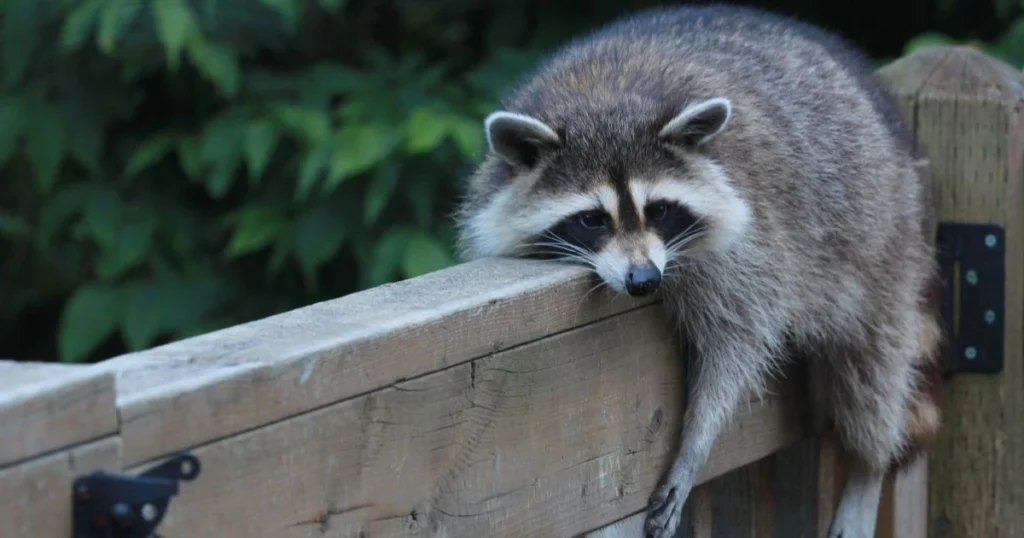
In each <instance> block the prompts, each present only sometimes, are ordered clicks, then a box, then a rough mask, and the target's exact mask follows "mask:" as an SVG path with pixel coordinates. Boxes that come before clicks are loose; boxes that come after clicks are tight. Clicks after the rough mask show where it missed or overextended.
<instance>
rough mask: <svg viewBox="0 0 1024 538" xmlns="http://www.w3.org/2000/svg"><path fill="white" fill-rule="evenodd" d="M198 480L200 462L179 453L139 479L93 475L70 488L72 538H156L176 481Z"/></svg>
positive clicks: (98, 473) (112, 475)
mask: <svg viewBox="0 0 1024 538" xmlns="http://www.w3.org/2000/svg"><path fill="white" fill-rule="evenodd" d="M197 476H199V459H198V458H196V457H195V456H193V455H192V454H190V453H187V452H185V453H181V454H179V455H178V456H176V457H174V458H171V459H170V460H168V461H165V462H163V463H161V464H159V465H157V466H155V467H152V468H150V469H148V470H146V471H144V472H142V473H141V474H139V476H129V475H123V474H115V473H108V472H105V471H96V472H93V473H91V474H88V475H85V476H82V477H79V478H78V479H76V480H75V482H74V484H73V485H72V495H73V502H74V505H73V506H74V529H73V535H72V537H73V538H159V536H158V535H157V534H155V533H154V532H153V531H154V530H155V529H156V528H157V526H158V525H159V524H160V522H161V521H162V520H163V518H164V515H165V514H166V513H167V505H168V504H169V503H170V501H171V497H173V496H174V495H177V493H178V481H179V480H194V479H195V478H196V477H197Z"/></svg>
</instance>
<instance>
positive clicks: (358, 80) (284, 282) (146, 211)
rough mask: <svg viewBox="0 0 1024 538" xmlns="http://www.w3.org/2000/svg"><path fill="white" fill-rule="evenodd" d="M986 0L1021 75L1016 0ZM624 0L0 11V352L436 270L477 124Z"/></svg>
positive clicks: (57, 350)
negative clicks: (563, 45) (545, 56)
mask: <svg viewBox="0 0 1024 538" xmlns="http://www.w3.org/2000/svg"><path fill="white" fill-rule="evenodd" d="M804 2H805V5H807V6H810V5H812V4H816V3H815V2H813V1H812V0H804ZM796 3H797V4H799V1H797V2H796ZM940 3H941V4H942V6H943V9H953V8H954V7H957V6H959V8H963V6H965V5H967V4H966V3H965V2H964V0H942V2H940ZM990 3H991V4H990V5H989V3H986V5H987V7H986V8H985V9H989V10H990V11H992V12H993V13H997V14H999V16H1001V17H1004V19H1003V20H1004V21H1006V24H1005V25H1004V26H1005V27H1007V28H1009V29H1008V30H1007V31H1006V32H1005V33H1004V34H1003V35H1002V37H1001V38H1000V39H999V40H998V41H995V42H993V43H990V44H987V45H984V46H985V47H988V49H987V50H990V51H991V52H993V53H994V54H997V55H999V56H1001V57H1003V58H1006V59H1008V60H1009V61H1011V62H1012V63H1014V64H1016V65H1021V63H1022V62H1024V22H1022V20H1021V19H1019V18H1018V17H1019V15H1020V11H1021V10H1020V0H990ZM485 4H486V5H485ZM654 4H660V2H655V1H653V0H649V1H645V2H631V3H629V5H628V9H639V8H642V7H644V6H645V5H654ZM782 4H784V2H782V1H781V0H780V1H778V2H775V3H774V5H773V4H772V3H770V2H766V3H765V4H764V5H765V7H769V8H772V7H774V8H776V9H780V10H782V11H791V12H798V11H799V9H796V8H793V7H792V6H786V5H782ZM971 6H973V7H970V6H969V7H970V9H974V10H976V11H977V10H980V9H981V8H978V7H977V6H979V4H977V3H974V4H971ZM626 9H627V6H625V4H624V3H622V2H615V1H600V2H592V3H586V6H585V7H583V6H582V5H580V4H575V3H570V2H553V1H544V2H540V1H539V0H538V1H531V0H527V1H524V2H495V3H483V4H482V3H480V2H473V1H470V0H446V1H444V2H423V1H419V0H415V1H414V0H347V1H346V0H3V1H2V2H0V14H2V17H0V32H2V34H0V174H2V177H3V181H2V182H0V353H3V354H4V355H5V356H11V355H13V356H15V357H16V358H23V359H36V360H54V359H57V360H65V361H92V360H96V359H100V358H104V357H107V356H110V355H113V354H116V353H121V352H124V351H129V350H138V349H142V348H146V347H150V346H153V345H156V344H159V343H162V342H166V341H168V340H171V339H177V338H182V337H186V336H189V335H193V334H197V333H201V332H204V331H209V330H213V329H217V328H220V327H224V326H227V325H232V324H237V323H242V322H245V321H248V320H251V319H255V318H258V317H262V316H267V315H270V314H274V313H277V312H281V311H283V310H286V309H290V308H296V307H299V306H302V305H305V304H309V303H311V302H314V301H319V300H324V299H328V298H333V297H338V296H341V295H344V294H346V293H350V292H352V291H355V290H358V289H360V288H365V287H368V286H374V285H379V284H383V283H386V282H390V281H393V280H396V279H401V278H407V277H410V276H415V275H419V274H423V273H425V272H429V271H433V270H436V269H439V268H442V267H445V266H446V265H449V264H451V263H452V239H453V230H452V229H451V224H450V219H449V216H450V214H451V211H452V209H453V207H452V203H453V201H454V200H455V199H456V193H457V192H458V188H459V184H460V181H461V178H463V177H464V176H465V174H466V173H467V172H468V171H469V168H470V166H471V164H472V163H474V162H475V161H476V160H477V159H478V158H479V156H480V154H481V152H482V151H483V143H484V140H483V133H482V129H481V122H482V119H483V116H484V114H486V113H487V112H488V111H489V110H491V109H492V108H493V107H495V106H496V105H497V103H498V98H499V96H500V95H501V93H502V92H503V90H505V89H506V88H507V87H508V86H509V85H510V83H512V82H513V81H514V80H515V79H516V78H517V77H519V76H520V75H521V74H522V73H523V72H524V71H525V70H527V69H528V68H529V67H531V66H532V65H533V64H534V62H535V60H536V59H537V55H538V54H539V53H540V52H542V51H547V50H550V48H551V47H552V46H554V45H555V44H557V43H560V42H562V41H563V40H565V39H566V38H568V37H569V36H571V35H574V34H577V33H579V32H580V31H583V30H585V29H587V28H589V27H593V26H595V25H597V24H601V23H603V22H604V21H607V20H609V19H611V18H613V17H616V16H618V15H620V14H622V13H623V12H624V11H625V10H626ZM904 12H907V11H906V10H904ZM950 17H952V16H950ZM1014 18H1017V19H1016V22H1013V23H1012V24H1011V23H1010V21H1012V20H1013V19H1014ZM851 24H855V23H851ZM872 32H873V30H872ZM862 35H863V34H862ZM950 39H952V38H948V37H945V36H944V35H943V34H941V33H938V32H932V33H929V34H926V35H924V36H921V37H920V38H919V39H917V40H915V41H914V42H911V43H909V44H908V47H914V46H919V45H921V44H924V43H927V42H929V40H930V42H936V40H950ZM900 43H902V41H900Z"/></svg>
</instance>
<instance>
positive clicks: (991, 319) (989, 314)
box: [985, 310, 996, 325]
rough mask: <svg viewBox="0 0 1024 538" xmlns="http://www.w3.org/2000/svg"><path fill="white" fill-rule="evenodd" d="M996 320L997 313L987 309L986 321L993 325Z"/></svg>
mask: <svg viewBox="0 0 1024 538" xmlns="http://www.w3.org/2000/svg"><path fill="white" fill-rule="evenodd" d="M995 322H996V313H995V312H994V311H992V310H986V311H985V323H988V324H989V325H992V324H993V323H995Z"/></svg>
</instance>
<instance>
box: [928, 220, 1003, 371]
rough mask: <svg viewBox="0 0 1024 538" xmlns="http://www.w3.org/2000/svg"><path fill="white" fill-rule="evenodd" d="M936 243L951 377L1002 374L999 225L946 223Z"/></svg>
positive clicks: (1001, 246)
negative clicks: (964, 374) (963, 374)
mask: <svg viewBox="0 0 1024 538" xmlns="http://www.w3.org/2000/svg"><path fill="white" fill-rule="evenodd" d="M937 240H938V248H939V262H940V265H941V269H942V279H943V281H944V284H945V286H944V295H943V300H942V317H943V320H944V321H945V324H946V331H947V334H948V335H949V344H950V345H949V349H948V353H947V356H946V365H945V366H946V368H945V370H946V373H947V374H951V373H961V372H972V373H999V372H1002V370H1003V332H1004V330H1005V329H1004V327H1005V324H1004V322H1003V314H1004V312H1003V310H1004V304H1005V302H1006V298H1005V291H1004V289H1005V286H1006V246H1005V240H1006V234H1005V232H1004V230H1003V229H1002V228H1001V227H1000V226H997V225H994V224H974V223H960V222H942V223H940V224H939V230H938V237H937Z"/></svg>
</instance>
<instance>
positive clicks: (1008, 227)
mask: <svg viewBox="0 0 1024 538" xmlns="http://www.w3.org/2000/svg"><path fill="white" fill-rule="evenodd" d="M882 73H883V75H884V76H885V77H886V78H887V79H888V80H889V81H890V84H891V85H892V86H893V87H894V88H895V89H896V91H897V92H898V93H899V94H900V95H901V101H902V103H903V107H904V114H906V115H907V116H908V117H911V118H913V121H914V128H915V131H916V133H917V136H918V138H919V139H920V141H921V143H922V145H923V146H924V149H925V153H926V154H927V156H928V157H929V158H930V159H931V162H932V172H933V175H934V181H935V192H936V195H937V202H938V207H939V216H940V218H941V219H944V220H954V221H960V222H979V223H996V224H1000V225H1002V226H1004V227H1005V231H1006V282H1005V285H1006V313H1005V316H1004V319H1003V323H1004V324H1005V329H1006V336H1005V341H1004V346H1005V347H1004V349H1005V350H1006V355H1005V368H1004V371H1003V372H1002V373H1000V374H998V375H987V374H980V375H971V374H957V375H955V376H954V377H953V378H952V379H951V380H950V381H949V382H948V385H947V387H946V390H945V405H944V427H943V430H942V433H941V434H940V437H939V440H938V443H937V445H936V447H935V449H934V451H933V453H932V457H931V458H930V461H931V464H930V465H929V474H928V484H929V491H930V499H929V503H928V504H929V521H928V534H929V535H930V536H934V537H937V538H976V537H985V538H1019V537H1020V536H1022V535H1024V480H1022V479H1021V477H1024V421H1022V420H1021V419H1020V417H1022V416H1024V398H1022V397H1021V387H1022V384H1021V380H1022V379H1024V177H1022V175H1024V125H1022V117H1021V112H1022V109H1024V79H1022V74H1021V72H1020V70H1019V69H1015V68H1013V67H1012V66H1010V65H1008V64H1006V63H1003V62H1001V61H998V60H996V59H993V58H991V57H988V56H985V55H984V54H982V53H981V52H979V51H977V50H974V49H971V48H968V47H934V48H931V49H926V50H925V51H922V52H919V53H915V54H912V55H910V56H908V57H906V58H903V59H901V60H899V61H897V62H894V63H893V64H891V65H889V66H887V67H886V68H884V69H883V70H882Z"/></svg>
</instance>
